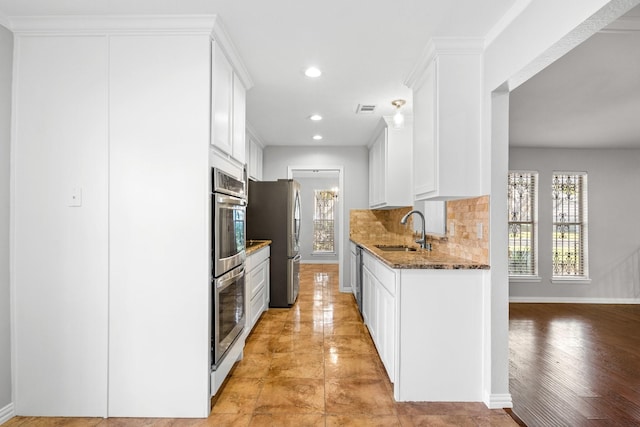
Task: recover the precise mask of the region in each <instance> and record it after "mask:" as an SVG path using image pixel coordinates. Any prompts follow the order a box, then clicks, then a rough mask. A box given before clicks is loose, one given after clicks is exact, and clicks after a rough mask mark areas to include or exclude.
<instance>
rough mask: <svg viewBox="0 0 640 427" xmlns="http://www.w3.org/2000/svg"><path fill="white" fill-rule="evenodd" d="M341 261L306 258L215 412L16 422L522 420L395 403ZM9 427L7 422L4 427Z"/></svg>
mask: <svg viewBox="0 0 640 427" xmlns="http://www.w3.org/2000/svg"><path fill="white" fill-rule="evenodd" d="M392 387H393V386H392V384H391V383H390V382H389V380H388V377H387V375H386V373H385V371H384V367H383V366H382V363H381V362H380V358H379V357H378V354H377V353H376V350H375V347H374V344H373V342H372V340H371V337H370V336H369V334H368V332H367V329H366V327H365V326H364V325H363V324H362V319H361V318H360V315H359V313H358V311H357V307H356V305H355V301H354V299H353V296H352V295H351V294H345V293H341V292H339V290H338V266H337V265H318V264H305V265H302V268H301V289H300V295H299V297H298V301H297V302H296V304H295V305H294V306H293V307H292V308H291V309H271V310H269V311H268V312H266V313H264V314H263V316H262V317H261V319H260V321H259V322H258V324H257V325H256V327H255V328H254V330H253V332H252V333H251V335H250V336H249V338H248V340H247V345H246V348H245V353H244V359H243V360H242V361H240V362H239V363H237V364H236V366H235V368H234V369H233V371H232V372H231V375H230V377H229V379H228V381H227V382H226V384H225V385H224V386H223V389H222V391H221V392H219V393H218V396H217V397H216V398H215V399H214V402H213V407H212V411H211V415H210V417H209V418H207V419H194V420H187V419H142V418H137V419H118V418H109V419H104V420H103V419H98V418H90V419H80V418H75V419H74V418H35V417H17V418H14V419H12V420H10V421H9V422H8V423H7V424H6V426H7V427H17V426H23V427H26V426H74V427H75V426H78V427H93V426H98V427H111V426H127V427H128V426H132V427H137V426H172V427H195V426H198V427H200V426H292V427H293V426H295V427H299V426H385V427H387V426H456V427H459V426H469V427H472V426H499V427H502V426H505V427H506V426H515V425H517V424H516V423H515V422H514V421H513V420H512V419H511V417H510V416H509V415H508V414H507V413H506V412H505V411H503V410H489V409H487V408H486V407H485V406H484V404H482V403H435V402H423V403H396V402H395V401H394V400H393V389H392ZM3 427H5V426H3Z"/></svg>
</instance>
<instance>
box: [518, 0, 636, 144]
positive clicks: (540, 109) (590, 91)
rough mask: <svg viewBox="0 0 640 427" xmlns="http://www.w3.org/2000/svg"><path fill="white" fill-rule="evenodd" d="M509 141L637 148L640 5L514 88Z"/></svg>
mask: <svg viewBox="0 0 640 427" xmlns="http://www.w3.org/2000/svg"><path fill="white" fill-rule="evenodd" d="M509 102H510V130H509V134H510V135H509V139H510V145H511V146H518V147H562V148H640V6H637V7H635V8H634V9H632V10H631V11H630V12H628V13H627V14H626V15H624V16H623V17H622V18H621V19H619V20H618V21H616V22H614V23H612V24H610V25H609V26H608V27H606V28H605V29H604V30H603V31H601V32H599V33H596V34H595V35H594V36H592V37H591V38H589V39H588V40H586V41H585V42H584V43H582V44H580V45H579V46H577V47H576V48H575V49H573V50H572V51H570V52H569V53H568V54H566V55H565V56H563V57H562V58H560V59H558V60H557V61H556V62H554V63H553V64H551V65H550V66H548V67H547V68H546V69H544V70H542V71H541V72H540V73H538V74H537V75H535V76H534V77H532V78H531V79H530V80H528V81H527V82H525V83H524V84H522V85H521V86H520V87H518V88H516V89H515V90H514V91H513V92H512V93H511V96H510V100H509Z"/></svg>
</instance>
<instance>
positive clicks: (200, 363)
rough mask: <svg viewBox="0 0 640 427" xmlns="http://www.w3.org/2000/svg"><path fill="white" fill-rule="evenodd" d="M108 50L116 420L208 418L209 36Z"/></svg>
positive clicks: (136, 42) (112, 406) (118, 40)
mask: <svg viewBox="0 0 640 427" xmlns="http://www.w3.org/2000/svg"><path fill="white" fill-rule="evenodd" d="M109 46H110V51H109V52H110V53H109V59H110V68H109V72H110V75H111V81H110V87H109V94H110V100H109V101H110V113H109V121H110V135H109V136H110V144H109V145H110V152H109V165H110V169H111V174H110V181H109V251H110V252H109V267H110V269H109V308H110V316H109V400H108V402H109V416H113V417H132V416H140V415H141V414H143V413H146V414H150V415H149V416H156V417H172V416H174V417H175V416H177V415H178V414H183V415H184V416H194V417H198V416H204V417H206V416H207V414H208V413H209V405H208V404H207V396H209V378H208V376H207V375H206V374H205V373H206V372H207V370H208V367H209V355H208V354H207V351H206V348H207V347H208V345H207V344H208V343H207V339H206V338H205V337H207V336H208V334H209V328H208V325H209V324H210V323H209V303H208V299H209V286H210V281H209V272H210V268H209V267H210V266H209V263H210V260H209V257H208V256H207V254H206V253H204V252H205V251H203V250H202V248H206V247H207V246H208V238H207V237H208V234H207V232H206V230H208V227H209V221H210V220H209V217H208V215H207V210H206V209H204V208H203V207H204V206H207V205H208V204H209V196H208V195H207V193H208V190H209V183H208V181H207V180H206V179H204V177H205V176H207V173H208V172H209V167H208V162H207V154H208V148H209V147H208V144H207V142H208V141H209V121H208V120H207V119H206V118H207V116H208V115H209V113H210V110H209V107H210V99H209V93H208V92H209V79H210V58H209V49H210V40H209V37H208V36H206V35H193V36H187V35H175V36H163V37H146V36H145V37H141V36H137V35H132V36H128V35H127V36H112V37H111V38H110V42H109ZM150 76H152V77H153V78H150ZM178 177H179V178H178ZM160 189H161V190H160ZM175 224H189V226H188V227H174V226H171V225H175ZM178 307H179V310H180V311H179V312H180V315H168V313H175V310H176V309H177V308H178ZM140 361H144V363H140Z"/></svg>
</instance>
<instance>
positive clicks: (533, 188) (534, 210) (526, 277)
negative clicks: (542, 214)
mask: <svg viewBox="0 0 640 427" xmlns="http://www.w3.org/2000/svg"><path fill="white" fill-rule="evenodd" d="M525 174H526V175H531V178H530V180H533V183H532V184H529V188H530V191H529V199H530V203H529V204H530V212H529V217H530V218H531V220H530V221H512V219H511V218H510V217H509V216H510V213H511V206H512V203H513V202H512V200H513V199H512V198H511V196H510V194H511V188H510V186H511V185H512V184H511V182H512V176H514V175H525ZM539 180H540V173H539V172H538V171H533V170H509V172H508V175H507V186H508V188H507V205H508V207H507V216H508V218H507V227H508V233H507V236H511V234H512V233H511V228H512V226H514V225H517V224H519V225H522V224H527V225H530V228H531V232H530V246H531V251H530V252H531V258H532V261H531V263H532V264H533V269H532V271H531V272H530V273H528V274H514V273H511V257H510V255H509V254H508V255H507V272H508V275H509V280H510V281H517V282H527V281H531V282H538V281H540V276H539V264H540V262H539V261H540V258H539V253H538V234H539V219H538V197H539V187H538V185H539ZM508 240H509V241H508V247H509V248H510V247H511V237H508ZM508 252H510V251H509V250H508Z"/></svg>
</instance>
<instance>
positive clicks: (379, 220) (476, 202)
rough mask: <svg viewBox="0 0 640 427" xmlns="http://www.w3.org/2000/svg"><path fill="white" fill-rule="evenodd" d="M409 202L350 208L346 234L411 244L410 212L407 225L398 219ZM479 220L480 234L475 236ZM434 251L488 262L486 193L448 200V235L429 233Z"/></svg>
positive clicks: (361, 238)
mask: <svg viewBox="0 0 640 427" xmlns="http://www.w3.org/2000/svg"><path fill="white" fill-rule="evenodd" d="M411 209H412V207H411V206H407V207H403V208H397V209H388V210H369V209H359V210H351V211H350V213H349V222H350V227H349V228H350V231H349V236H350V237H351V238H352V239H354V240H358V241H363V242H372V243H376V244H383V245H414V244H415V243H414V242H415V240H416V238H417V237H419V236H417V235H414V234H413V231H412V230H413V225H412V223H413V216H412V217H411V218H410V219H409V221H408V222H407V225H402V224H400V219H401V218H402V217H403V216H404V215H405V214H406V213H407V212H409V211H410V210H411ZM478 224H482V237H481V238H480V239H479V238H478V232H477V230H478ZM451 225H453V234H452V233H451V231H452V229H451ZM427 241H428V242H429V243H431V245H432V248H433V252H434V255H437V254H442V255H447V256H454V257H459V258H463V259H465V260H469V261H473V262H477V263H481V264H489V196H482V197H476V198H473V199H462V200H453V201H448V202H447V235H446V236H444V237H443V236H429V235H427Z"/></svg>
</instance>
